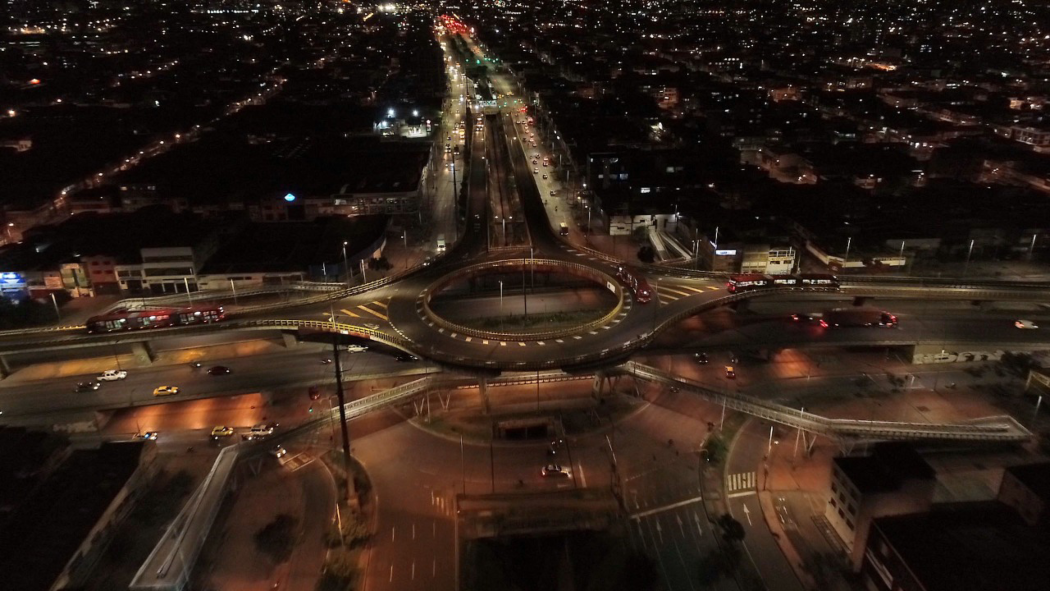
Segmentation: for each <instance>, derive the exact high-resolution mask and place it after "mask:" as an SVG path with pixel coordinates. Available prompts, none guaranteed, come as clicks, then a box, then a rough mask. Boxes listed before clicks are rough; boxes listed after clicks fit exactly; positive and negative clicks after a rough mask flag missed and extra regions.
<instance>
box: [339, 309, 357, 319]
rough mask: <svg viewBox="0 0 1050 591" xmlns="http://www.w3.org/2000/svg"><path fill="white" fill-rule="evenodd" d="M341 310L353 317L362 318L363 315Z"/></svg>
mask: <svg viewBox="0 0 1050 591" xmlns="http://www.w3.org/2000/svg"><path fill="white" fill-rule="evenodd" d="M339 311H340V312H342V313H343V314H346V315H347V316H349V317H351V318H360V317H361V315H360V314H354V313H353V312H351V311H350V310H339Z"/></svg>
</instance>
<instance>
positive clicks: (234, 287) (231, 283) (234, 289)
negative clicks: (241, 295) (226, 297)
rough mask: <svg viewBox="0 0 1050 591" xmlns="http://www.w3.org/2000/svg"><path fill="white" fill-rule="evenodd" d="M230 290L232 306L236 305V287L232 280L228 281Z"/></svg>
mask: <svg viewBox="0 0 1050 591" xmlns="http://www.w3.org/2000/svg"><path fill="white" fill-rule="evenodd" d="M230 289H232V290H233V305H234V306H236V305H237V285H236V284H234V282H233V279H232V278H231V279H230Z"/></svg>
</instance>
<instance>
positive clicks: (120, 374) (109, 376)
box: [98, 369, 128, 382]
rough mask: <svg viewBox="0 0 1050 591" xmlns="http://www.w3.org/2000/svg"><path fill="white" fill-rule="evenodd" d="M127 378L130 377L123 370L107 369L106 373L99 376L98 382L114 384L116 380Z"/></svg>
mask: <svg viewBox="0 0 1050 591" xmlns="http://www.w3.org/2000/svg"><path fill="white" fill-rule="evenodd" d="M126 377H128V372H126V371H124V370H123V369H121V370H117V369H107V370H106V371H104V372H102V375H100V376H98V380H99V381H100V382H113V381H116V380H123V379H124V378H126Z"/></svg>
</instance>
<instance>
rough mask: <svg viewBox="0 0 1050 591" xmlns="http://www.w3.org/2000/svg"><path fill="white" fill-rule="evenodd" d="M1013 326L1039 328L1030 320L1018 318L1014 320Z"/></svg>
mask: <svg viewBox="0 0 1050 591" xmlns="http://www.w3.org/2000/svg"><path fill="white" fill-rule="evenodd" d="M1014 326H1016V327H1017V328H1021V329H1032V328H1039V325H1037V324H1036V323H1034V322H1032V321H1031V320H1018V321H1017V322H1014Z"/></svg>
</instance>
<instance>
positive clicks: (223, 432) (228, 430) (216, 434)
mask: <svg viewBox="0 0 1050 591" xmlns="http://www.w3.org/2000/svg"><path fill="white" fill-rule="evenodd" d="M231 435H233V427H227V426H226V425H219V426H218V427H213V428H212V430H211V438H212V439H218V438H220V437H229V436H231Z"/></svg>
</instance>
